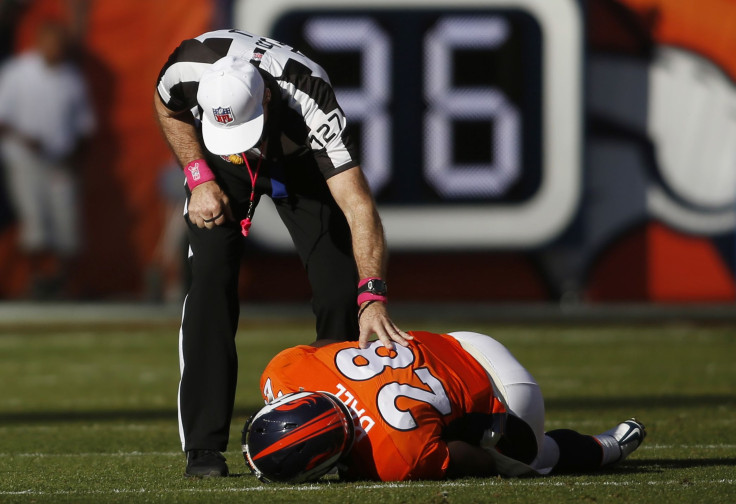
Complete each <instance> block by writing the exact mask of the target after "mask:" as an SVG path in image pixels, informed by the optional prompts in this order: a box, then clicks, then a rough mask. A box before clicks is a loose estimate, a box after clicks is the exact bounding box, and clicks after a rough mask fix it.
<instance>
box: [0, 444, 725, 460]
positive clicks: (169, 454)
mask: <svg viewBox="0 0 736 504" xmlns="http://www.w3.org/2000/svg"><path fill="white" fill-rule="evenodd" d="M674 449H678V450H681V449H690V450H736V444H693V445H691V444H647V443H646V442H645V443H644V444H643V445H642V446H641V447H640V448H639V450H638V451H649V450H674ZM183 456H184V453H183V452H180V451H165V452H144V451H130V452H109V453H108V452H81V453H42V452H26V453H10V452H5V453H0V457H32V458H57V457H58V458H74V457H183Z"/></svg>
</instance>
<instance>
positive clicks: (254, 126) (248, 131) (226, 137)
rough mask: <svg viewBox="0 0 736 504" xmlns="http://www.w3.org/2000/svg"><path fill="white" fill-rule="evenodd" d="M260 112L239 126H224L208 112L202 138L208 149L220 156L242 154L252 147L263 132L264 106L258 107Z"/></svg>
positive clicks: (203, 120) (257, 110)
mask: <svg viewBox="0 0 736 504" xmlns="http://www.w3.org/2000/svg"><path fill="white" fill-rule="evenodd" d="M256 113H257V114H258V115H257V116H256V117H255V118H253V119H251V120H250V121H247V122H244V123H242V124H238V125H237V126H223V125H222V124H219V123H214V122H212V121H211V120H210V119H209V118H208V116H207V115H206V114H203V117H202V139H203V140H204V145H205V147H207V150H208V151H210V152H211V153H213V154H217V155H218V156H229V155H230V154H241V153H243V152H245V151H247V150H250V149H252V148H253V147H254V146H255V145H256V144H257V143H258V140H260V139H261V135H262V134H263V122H264V121H263V106H262V105H261V104H259V105H258V107H257V108H256Z"/></svg>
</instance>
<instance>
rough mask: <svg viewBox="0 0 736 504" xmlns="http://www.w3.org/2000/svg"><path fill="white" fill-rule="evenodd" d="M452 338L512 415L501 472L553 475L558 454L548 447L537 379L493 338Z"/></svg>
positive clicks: (502, 447) (462, 334)
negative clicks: (487, 378) (485, 377)
mask: <svg viewBox="0 0 736 504" xmlns="http://www.w3.org/2000/svg"><path fill="white" fill-rule="evenodd" d="M450 336H453V337H454V338H456V339H457V340H458V341H459V342H460V344H461V345H462V347H463V348H464V349H465V350H466V351H467V352H468V353H469V354H470V355H471V356H472V357H473V358H475V360H476V361H478V363H479V364H480V365H481V366H482V367H483V368H484V369H485V370H486V372H487V373H488V376H489V378H490V380H491V383H492V385H493V389H494V394H495V395H496V397H498V398H499V400H500V401H501V402H502V403H503V404H504V405H505V406H506V410H507V411H508V413H509V417H510V418H509V420H508V421H507V426H506V433H505V434H504V436H503V437H502V438H501V441H499V443H500V445H497V448H498V449H499V450H501V451H502V452H503V453H504V454H505V455H506V456H505V457H502V458H499V459H498V460H497V461H496V462H497V466H498V467H499V470H500V471H501V472H502V474H506V475H509V476H515V475H519V474H523V473H525V472H529V471H531V470H535V471H537V472H539V473H545V472H549V470H550V469H551V467H552V466H553V465H554V463H555V462H556V455H557V453H556V449H555V447H554V446H545V435H544V399H543V397H542V392H541V390H540V388H539V385H538V384H537V382H536V380H535V379H534V377H533V376H532V375H531V373H529V371H527V370H526V368H524V366H522V365H521V363H520V362H519V361H518V360H517V359H516V357H514V356H513V355H512V354H511V352H510V351H509V350H508V349H507V348H506V347H505V346H503V345H502V344H501V343H499V342H498V341H496V340H494V339H493V338H491V337H489V336H486V335H484V334H479V333H473V332H465V331H463V332H454V333H450ZM494 456H495V454H494Z"/></svg>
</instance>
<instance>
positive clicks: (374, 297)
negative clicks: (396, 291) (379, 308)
mask: <svg viewBox="0 0 736 504" xmlns="http://www.w3.org/2000/svg"><path fill="white" fill-rule="evenodd" d="M366 301H380V302H381V303H387V302H388V298H387V297H386V296H381V295H379V294H373V293H372V292H363V293H361V294H358V306H361V305H362V304H363V303H365V302H366Z"/></svg>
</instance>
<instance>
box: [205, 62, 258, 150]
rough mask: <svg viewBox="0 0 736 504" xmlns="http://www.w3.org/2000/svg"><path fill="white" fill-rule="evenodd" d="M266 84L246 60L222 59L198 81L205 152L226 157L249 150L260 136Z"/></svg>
mask: <svg viewBox="0 0 736 504" xmlns="http://www.w3.org/2000/svg"><path fill="white" fill-rule="evenodd" d="M264 89H265V83H264V82H263V77H261V74H260V73H258V69H257V68H256V67H255V66H253V65H252V64H251V63H250V62H249V61H248V60H247V59H245V58H238V57H234V56H225V57H224V58H221V59H219V60H217V61H215V62H214V63H213V64H212V66H211V67H210V68H209V69H208V70H206V71H205V72H204V73H203V74H202V77H201V78H200V80H199V90H198V91H197V102H199V106H200V107H202V136H203V138H204V145H205V147H207V150H209V151H210V152H212V153H213V154H217V155H221V156H225V155H229V154H240V153H241V152H245V151H247V150H248V149H250V148H252V147H253V146H254V145H256V143H258V140H259V139H260V138H261V134H262V133H263V93H264Z"/></svg>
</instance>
